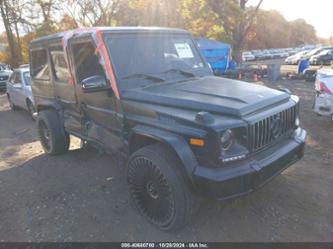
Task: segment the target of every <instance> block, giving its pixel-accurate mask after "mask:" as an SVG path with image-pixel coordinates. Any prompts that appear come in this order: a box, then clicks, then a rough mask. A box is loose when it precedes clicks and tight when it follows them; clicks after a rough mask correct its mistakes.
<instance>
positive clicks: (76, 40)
mask: <svg viewBox="0 0 333 249" xmlns="http://www.w3.org/2000/svg"><path fill="white" fill-rule="evenodd" d="M82 43H91V44H92V45H93V47H94V49H95V51H96V49H97V44H96V42H95V40H94V39H93V38H92V35H91V34H87V35H84V36H81V37H74V38H71V39H70V40H69V53H70V56H68V57H69V58H68V60H69V63H70V66H71V68H72V70H73V77H74V81H75V84H76V85H77V86H79V87H81V82H79V81H78V79H79V76H78V72H77V65H76V63H75V56H74V50H73V46H74V45H78V44H82ZM96 56H97V57H98V62H99V61H100V60H101V59H102V58H101V55H100V53H99V52H98V53H97V54H96ZM99 64H100V66H101V67H102V69H103V72H104V77H105V79H106V84H105V88H101V89H100V91H103V90H105V89H109V88H110V85H109V84H108V83H107V82H108V79H107V75H106V72H105V68H104V67H103V65H102V64H101V63H99Z"/></svg>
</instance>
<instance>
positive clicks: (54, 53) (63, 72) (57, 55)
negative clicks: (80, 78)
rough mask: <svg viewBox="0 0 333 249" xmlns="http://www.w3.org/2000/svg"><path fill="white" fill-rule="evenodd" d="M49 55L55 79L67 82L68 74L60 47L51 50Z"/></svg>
mask: <svg viewBox="0 0 333 249" xmlns="http://www.w3.org/2000/svg"><path fill="white" fill-rule="evenodd" d="M50 54H51V60H52V65H53V72H54V77H55V79H56V80H58V81H62V82H67V80H68V77H69V73H68V69H67V64H66V60H65V56H64V52H63V49H62V47H55V48H51V51H50Z"/></svg>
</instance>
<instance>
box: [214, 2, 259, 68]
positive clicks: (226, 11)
mask: <svg viewBox="0 0 333 249" xmlns="http://www.w3.org/2000/svg"><path fill="white" fill-rule="evenodd" d="M250 1H251V0H222V1H217V0H209V4H210V5H211V7H212V9H213V10H214V12H215V13H216V14H217V15H218V16H219V18H220V19H221V21H222V25H223V28H224V30H225V32H226V33H227V34H229V35H230V36H231V37H232V40H233V41H234V44H233V48H234V55H235V59H236V60H237V61H238V62H241V61H242V56H241V55H242V51H243V48H244V43H245V41H246V35H247V34H248V32H249V31H250V29H251V26H252V25H253V22H254V20H255V17H256V15H257V13H258V10H259V8H260V6H261V4H262V2H263V0H259V1H258V2H257V4H256V5H255V6H254V7H247V4H248V3H249V2H250ZM235 15H236V16H235Z"/></svg>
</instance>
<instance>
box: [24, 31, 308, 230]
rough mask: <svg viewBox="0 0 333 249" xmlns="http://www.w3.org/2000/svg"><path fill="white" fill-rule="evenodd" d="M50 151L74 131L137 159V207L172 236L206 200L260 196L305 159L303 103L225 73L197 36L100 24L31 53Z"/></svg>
mask: <svg viewBox="0 0 333 249" xmlns="http://www.w3.org/2000/svg"><path fill="white" fill-rule="evenodd" d="M30 65H31V78H32V81H33V83H32V91H33V96H34V100H35V105H36V110H37V127H38V132H39V135H40V141H41V144H42V146H43V148H44V150H45V152H46V153H48V154H52V155H55V154H60V153H63V152H66V151H67V150H68V146H69V135H74V136H77V137H79V138H81V139H82V140H83V141H88V142H89V143H90V144H93V145H94V146H96V147H99V148H102V149H103V150H105V151H108V152H111V153H115V152H117V153H119V155H123V156H124V157H126V158H127V159H128V160H127V163H126V167H127V181H128V184H129V190H130V194H131V197H132V199H133V202H134V203H135V205H136V206H137V208H138V209H139V211H140V212H141V213H142V214H143V215H144V216H146V217H147V218H148V220H149V221H150V222H151V223H153V224H155V225H157V226H158V227H159V228H161V229H164V230H171V229H175V228H178V227H181V226H183V225H184V224H186V222H187V221H188V220H189V218H190V216H191V214H193V213H194V209H195V207H196V206H197V205H196V203H197V202H198V199H200V200H201V199H202V197H204V198H211V199H217V200H226V199H229V198H232V197H236V196H240V195H243V194H246V193H249V192H251V191H252V190H254V189H256V188H258V187H260V186H262V185H263V184H264V183H266V182H267V181H269V180H270V179H272V178H273V177H274V176H276V175H278V174H279V173H280V172H281V171H283V170H284V169H286V168H287V167H288V166H290V165H291V164H293V163H294V162H296V161H297V160H299V159H300V158H301V157H302V156H303V151H304V144H305V138H306V132H305V131H304V130H303V129H302V128H301V127H300V124H299V114H298V113H299V99H298V97H296V96H293V95H291V94H290V93H288V91H286V90H285V91H283V90H274V89H270V88H267V87H265V86H260V85H256V84H249V83H245V82H241V81H235V80H230V79H224V78H220V77H215V76H214V75H213V73H212V71H211V69H210V68H209V66H208V65H207V63H206V62H205V60H204V59H203V57H202V55H201V54H200V52H199V49H198V47H197V45H196V42H195V41H194V39H193V38H192V36H191V34H190V33H189V32H187V31H184V30H180V29H166V28H121V27H119V28H89V29H79V30H74V31H68V32H64V33H59V34H54V35H50V36H46V37H42V38H39V39H37V40H34V41H33V42H31V45H30Z"/></svg>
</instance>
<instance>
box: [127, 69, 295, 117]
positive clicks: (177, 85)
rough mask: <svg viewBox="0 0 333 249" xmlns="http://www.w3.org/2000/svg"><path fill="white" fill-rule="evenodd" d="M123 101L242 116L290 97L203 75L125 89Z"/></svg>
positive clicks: (265, 89) (253, 86)
mask: <svg viewBox="0 0 333 249" xmlns="http://www.w3.org/2000/svg"><path fill="white" fill-rule="evenodd" d="M122 98H123V99H124V100H134V101H140V102H146V103H154V104H159V105H166V106H173V107H178V108H182V109H192V110H197V111H208V112H213V113H219V114H227V115H234V116H239V117H241V116H244V115H247V114H250V113H252V112H255V111H258V110H260V109H263V108H265V107H267V106H270V105H274V104H277V103H279V102H282V101H287V100H288V99H289V95H288V94H287V93H284V92H282V91H278V90H274V89H271V88H268V87H264V86H260V85H256V84H250V83H246V82H242V81H236V80H230V79H225V78H220V77H213V76H206V77H201V78H196V79H191V80H187V81H181V82H171V83H156V84H154V85H149V86H148V87H144V88H140V89H132V90H126V91H124V92H123V94H122Z"/></svg>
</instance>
